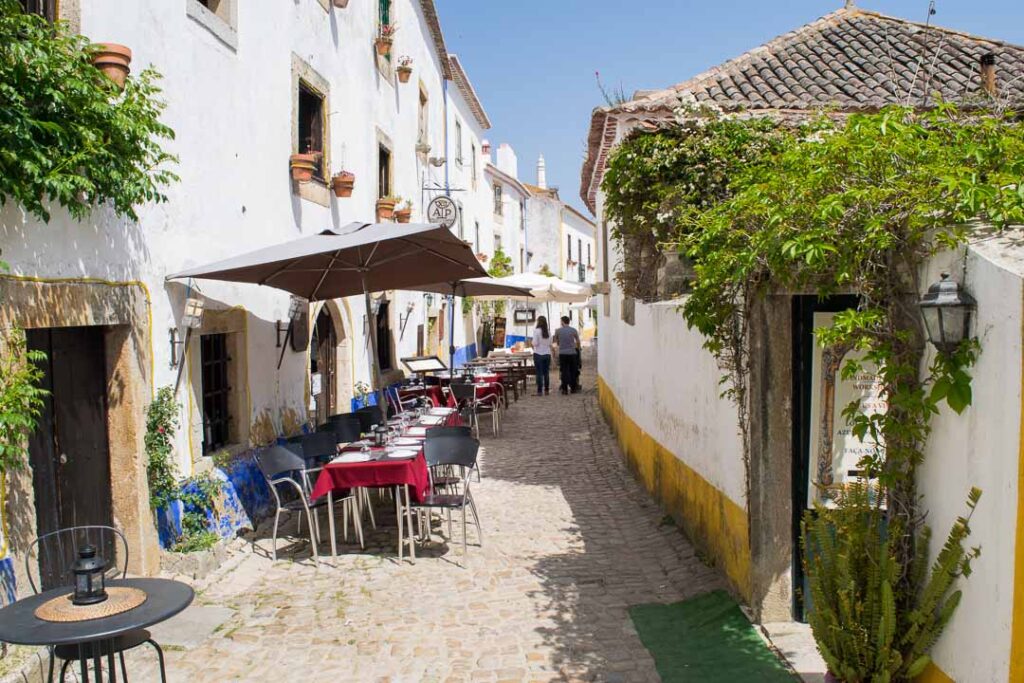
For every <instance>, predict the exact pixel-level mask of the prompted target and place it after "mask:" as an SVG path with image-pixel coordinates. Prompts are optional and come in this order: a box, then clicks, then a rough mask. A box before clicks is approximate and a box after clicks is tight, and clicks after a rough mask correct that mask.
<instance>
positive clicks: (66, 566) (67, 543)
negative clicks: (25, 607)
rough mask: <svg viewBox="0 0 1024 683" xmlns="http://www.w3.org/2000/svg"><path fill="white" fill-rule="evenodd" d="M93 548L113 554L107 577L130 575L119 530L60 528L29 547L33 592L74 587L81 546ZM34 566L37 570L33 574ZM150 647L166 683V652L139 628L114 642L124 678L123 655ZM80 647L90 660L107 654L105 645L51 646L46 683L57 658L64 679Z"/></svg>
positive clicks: (125, 543)
mask: <svg viewBox="0 0 1024 683" xmlns="http://www.w3.org/2000/svg"><path fill="white" fill-rule="evenodd" d="M86 545H91V546H94V547H96V548H97V549H98V550H99V552H100V554H101V555H104V556H107V555H108V554H109V553H110V552H111V551H113V553H114V554H113V558H110V557H108V558H107V559H108V560H110V562H109V565H108V569H107V572H106V573H107V578H110V579H123V578H124V577H125V576H126V575H127V573H128V541H127V539H125V537H124V534H123V533H121V531H120V530H118V529H115V528H114V527H110V526H101V525H89V526H75V527H68V528H67V529H58V530H57V531H51V532H50V533H48V534H43V535H42V536H40V537H38V538H37V539H35V540H34V541H32V543H31V544H30V545H29V548H28V553H27V554H26V555H25V575H26V576H27V577H28V583H29V586H31V587H32V592H33V593H40V592H42V591H44V590H49V589H50V588H56V587H58V586H67V585H73V584H74V582H75V579H74V573H73V572H72V565H73V563H74V560H75V558H76V557H77V556H78V549H79V548H80V547H82V546H86ZM33 566H34V567H35V569H36V571H35V572H33ZM43 566H45V567H46V568H47V569H48V572H47V575H46V576H43V574H42V567H43ZM143 644H148V645H150V646H152V647H153V649H154V650H156V656H157V659H158V660H159V664H160V680H161V681H163V683H166V682H167V672H166V670H165V669H164V651H163V649H161V647H160V645H159V644H158V643H157V642H156V641H155V640H153V638H152V635H151V634H150V632H149V631H147V630H146V629H143V628H140V629H135V630H134V631H129V632H128V633H124V634H122V635H120V636H118V637H117V638H114V640H113V641H112V642H111V645H112V648H111V649H112V654H117V656H118V659H119V660H120V662H121V678H122V680H125V681H127V680H128V671H127V669H126V667H125V663H124V653H125V652H126V651H128V650H131V649H133V648H136V647H138V646H139V645H143ZM79 647H81V648H82V649H83V650H84V655H85V657H86V658H87V659H94V658H95V657H96V656H97V652H96V651H97V650H98V649H101V648H102V654H104V655H105V654H106V652H107V648H106V647H105V643H83V644H82V645H80V646H79V645H57V646H54V647H50V648H49V649H50V667H49V673H48V675H47V677H46V680H48V681H52V680H53V667H54V662H55V660H56V659H62V660H64V663H63V664H61V667H60V679H59V680H60V681H63V680H64V676H65V675H66V674H67V670H68V666H69V665H70V664H71V662H73V661H75V660H77V659H78V658H79V656H80V654H81V653H80V652H79Z"/></svg>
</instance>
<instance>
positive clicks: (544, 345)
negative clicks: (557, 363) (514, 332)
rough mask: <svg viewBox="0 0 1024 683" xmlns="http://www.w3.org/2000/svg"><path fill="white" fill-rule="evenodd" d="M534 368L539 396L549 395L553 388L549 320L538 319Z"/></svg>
mask: <svg viewBox="0 0 1024 683" xmlns="http://www.w3.org/2000/svg"><path fill="white" fill-rule="evenodd" d="M533 368H534V370H536V372H537V395H538V396H540V395H542V394H547V393H549V391H550V388H551V332H550V331H549V330H548V319H547V318H545V317H544V316H540V317H539V318H537V327H536V328H535V329H534V330H533Z"/></svg>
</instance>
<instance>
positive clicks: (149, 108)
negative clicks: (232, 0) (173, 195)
mask: <svg viewBox="0 0 1024 683" xmlns="http://www.w3.org/2000/svg"><path fill="white" fill-rule="evenodd" d="M95 49H96V48H95V47H94V46H92V45H91V44H90V42H89V40H88V39H87V38H85V37H84V36H81V35H77V34H75V33H73V32H71V31H70V30H69V29H68V26H67V24H66V23H64V22H56V23H53V24H51V23H49V22H47V21H46V20H45V19H43V18H42V17H40V16H38V15H36V14H32V13H27V12H24V11H22V8H21V3H20V2H18V0H0V205H2V204H4V203H6V202H7V200H9V199H10V200H13V201H14V202H16V203H18V204H20V205H21V206H22V207H24V209H25V210H26V211H27V212H28V213H30V214H32V215H34V216H36V217H37V218H39V219H41V220H44V221H48V220H49V218H50V203H51V202H52V203H56V204H59V205H60V206H63V207H64V208H66V209H67V210H68V212H69V213H70V214H71V215H72V216H73V217H75V218H79V219H80V218H83V217H84V216H85V215H86V214H88V213H89V211H91V210H92V208H93V207H94V206H97V205H100V204H104V203H109V204H110V205H111V206H112V207H113V209H114V211H115V212H116V213H117V214H119V215H121V216H126V217H128V218H131V219H133V220H135V219H137V216H136V214H135V208H134V207H136V206H137V205H139V204H142V203H144V202H149V201H155V202H162V201H166V197H165V196H164V194H163V192H162V189H163V188H164V187H166V186H167V185H169V184H170V183H172V182H174V181H176V180H177V176H176V175H175V174H174V173H173V172H172V171H170V170H169V169H168V168H167V167H168V166H169V165H170V164H172V163H174V162H175V161H176V159H175V157H174V156H173V155H171V154H169V153H167V152H165V151H163V149H162V147H161V143H162V142H163V141H169V140H172V139H173V138H174V132H173V131H172V130H171V129H170V128H168V127H167V126H166V125H164V124H163V123H161V121H160V116H161V114H162V113H163V110H164V106H165V104H164V102H163V101H162V100H161V99H160V98H159V94H160V89H159V88H158V87H157V81H158V79H159V75H158V74H157V73H156V71H154V70H153V69H151V68H150V69H145V70H143V71H142V72H141V73H140V74H139V75H138V76H137V77H132V78H129V79H128V81H127V83H126V84H125V88H124V90H123V91H122V92H119V91H118V90H117V88H116V87H115V86H114V85H113V84H112V83H111V81H110V80H109V79H108V78H106V77H105V76H103V74H101V73H100V71H99V70H98V69H96V67H94V66H93V64H92V62H91V58H92V54H93V53H94V52H95Z"/></svg>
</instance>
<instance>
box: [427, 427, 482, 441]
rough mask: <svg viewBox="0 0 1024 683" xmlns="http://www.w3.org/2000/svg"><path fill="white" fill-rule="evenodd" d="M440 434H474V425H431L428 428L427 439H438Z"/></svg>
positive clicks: (469, 435) (470, 435)
mask: <svg viewBox="0 0 1024 683" xmlns="http://www.w3.org/2000/svg"><path fill="white" fill-rule="evenodd" d="M439 436H468V437H471V438H472V436H473V428H472V427H464V426H459V427H431V428H430V429H428V430H427V439H436V438H438V437H439Z"/></svg>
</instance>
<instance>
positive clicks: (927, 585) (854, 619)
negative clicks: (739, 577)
mask: <svg viewBox="0 0 1024 683" xmlns="http://www.w3.org/2000/svg"><path fill="white" fill-rule="evenodd" d="M980 498H981V491H979V490H978V489H972V490H971V493H970V495H969V496H968V502H967V505H968V508H969V510H970V512H969V514H968V516H967V517H960V518H958V519H957V521H956V522H955V523H954V525H953V528H952V529H951V530H950V532H949V536H948V537H947V539H946V543H945V545H944V546H943V548H942V550H941V551H940V552H939V554H938V556H937V557H936V559H935V561H934V562H933V563H932V565H931V570H930V572H929V571H928V541H929V539H930V536H931V534H930V531H929V530H928V529H927V528H925V529H923V530H922V532H921V533H920V534H919V536H918V538H917V544H916V547H915V548H914V553H913V554H912V555H911V556H910V558H909V562H908V563H907V564H903V563H902V562H901V559H900V558H899V556H898V555H897V553H895V552H894V550H893V547H892V542H891V539H892V538H893V537H894V532H895V531H898V530H894V529H892V528H891V527H890V528H889V529H888V531H887V530H886V529H885V525H886V514H885V511H884V510H883V509H882V508H881V507H880V505H879V501H880V498H879V496H878V489H877V487H875V486H872V485H870V484H869V483H868V482H866V481H863V480H862V481H859V482H856V483H854V484H851V485H850V486H848V487H846V488H845V489H844V490H843V491H842V492H841V493H840V494H839V499H838V507H836V508H832V509H829V508H824V507H821V506H819V507H818V508H817V509H816V510H815V511H814V512H810V511H808V512H807V513H806V514H805V515H804V520H803V525H802V526H803V537H802V543H803V550H804V567H805V569H806V572H807V577H808V583H809V586H810V598H811V604H812V605H813V609H811V610H810V611H809V612H808V620H809V622H810V624H811V629H812V630H813V632H814V638H815V641H816V642H817V645H818V650H819V651H820V652H821V654H822V657H823V658H824V659H825V662H826V664H827V665H828V668H829V670H830V671H831V672H832V673H833V674H835V675H836V676H837V677H838V678H839V679H840V680H843V681H856V682H861V681H865V682H866V681H871V682H872V683H874V682H876V681H877V682H879V683H881V682H888V681H909V680H913V679H914V678H915V677H916V676H918V675H919V674H920V673H921V672H922V671H924V668H925V667H926V666H927V665H928V662H929V661H931V660H930V657H929V656H928V651H929V649H930V648H931V647H932V645H934V643H935V641H936V640H937V639H938V637H939V635H940V634H941V633H942V630H943V629H944V628H945V626H946V624H947V623H948V622H949V620H950V618H951V617H952V616H953V612H954V610H955V609H956V607H957V604H958V603H959V602H960V595H961V593H960V591H959V590H954V583H955V581H956V579H957V578H958V577H960V576H968V575H969V574H970V572H971V562H972V560H974V559H976V558H977V557H978V556H979V555H980V550H979V549H978V548H972V549H967V548H965V547H964V541H965V540H966V538H967V536H968V535H969V534H970V519H971V515H973V514H974V509H975V507H976V506H977V504H978V500H979V499H980ZM903 575H911V576H914V577H915V578H914V584H915V585H919V586H921V588H920V590H919V591H917V592H915V593H914V594H913V595H911V596H909V600H908V601H907V603H908V604H907V606H906V608H905V609H898V606H897V591H898V585H899V581H900V577H901V576H903ZM926 577H927V580H925V578H926Z"/></svg>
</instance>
